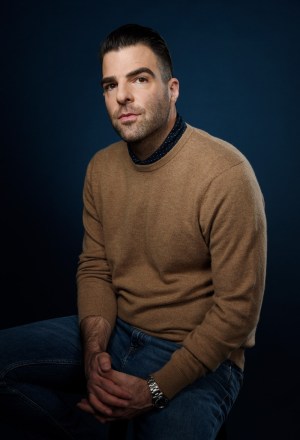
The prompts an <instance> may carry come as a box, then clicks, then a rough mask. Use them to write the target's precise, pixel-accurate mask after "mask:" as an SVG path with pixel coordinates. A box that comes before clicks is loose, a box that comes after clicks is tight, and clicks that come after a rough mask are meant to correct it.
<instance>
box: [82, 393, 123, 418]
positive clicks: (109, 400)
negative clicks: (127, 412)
mask: <svg viewBox="0 0 300 440" xmlns="http://www.w3.org/2000/svg"><path fill="white" fill-rule="evenodd" d="M88 400H89V404H90V405H91V406H92V407H93V408H94V410H95V411H97V412H101V413H104V414H106V415H111V414H112V408H114V407H116V408H127V407H128V406H129V401H128V400H122V399H119V398H118V397H115V396H112V395H110V394H108V393H106V392H105V391H104V390H99V391H98V393H97V395H95V394H94V393H89V396H88Z"/></svg>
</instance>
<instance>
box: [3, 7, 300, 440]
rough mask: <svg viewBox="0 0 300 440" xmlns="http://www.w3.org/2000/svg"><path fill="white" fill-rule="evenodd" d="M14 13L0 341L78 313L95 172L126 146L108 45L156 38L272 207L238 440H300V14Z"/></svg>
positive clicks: (7, 78) (190, 111)
mask: <svg viewBox="0 0 300 440" xmlns="http://www.w3.org/2000/svg"><path fill="white" fill-rule="evenodd" d="M5 3H6V4H5ZM5 3H3V4H2V6H1V9H2V13H1V34H2V38H1V41H2V43H3V44H2V51H1V52H2V53H1V55H2V61H3V67H2V70H1V77H2V79H1V86H0V87H1V98H2V107H1V113H2V114H1V121H2V124H3V127H2V130H1V133H2V143H1V158H2V159H1V177H2V185H1V188H2V195H1V198H2V228H1V231H2V240H1V243H2V265H1V268H2V273H1V280H2V302H1V309H0V325H1V327H2V328H4V327H8V326H13V325H18V324H22V323H26V322H30V321H34V320H39V319H46V318H50V317H55V316H63V315H67V314H73V313H76V290H75V287H76V286H75V271H76V265H77V258H78V254H79V252H80V249H81V239H82V226H81V210H82V201H81V193H82V184H83V178H84V174H85V169H86V166H87V163H88V161H89V159H90V158H91V156H92V155H93V154H94V153H95V152H96V151H97V150H98V149H100V148H103V147H104V146H106V145H107V144H109V143H111V142H113V141H115V140H116V139H117V137H116V135H115V133H114V132H113V130H112V129H111V127H110V123H109V121H108V118H107V116H106V113H105V110H104V105H103V102H102V96H101V89H100V86H99V79H100V73H99V63H98V59H97V51H98V47H99V43H100V41H101V40H102V38H103V37H104V36H105V35H106V34H107V33H108V32H109V31H110V30H112V29H113V28H115V27H117V26H119V25H121V24H123V23H125V22H138V23H140V24H144V25H147V26H152V27H154V28H156V29H157V30H158V31H159V32H160V33H161V34H162V35H163V36H164V37H165V38H166V40H167V42H168V44H169V47H170V49H171V53H172V54H173V58H174V65H175V76H177V77H178V78H179V80H180V85H181V96H180V99H179V101H178V110H179V112H180V113H181V114H182V116H183V117H184V119H185V120H186V121H187V122H188V123H190V124H191V125H195V126H197V127H199V128H202V129H204V130H206V131H209V132H210V133H212V134H214V135H216V136H218V137H221V138H223V139H225V140H227V141H229V142H231V143H233V144H234V145H235V146H236V147H238V148H239V149H240V150H241V151H242V152H243V153H244V154H245V155H246V156H247V157H248V159H249V160H250V162H251V164H252V166H253V168H254V170H255V172H256V175H257V178H258V180H259V182H260V185H261V188H262V190H263V193H264V196H265V201H266V211H267V217H268V228H269V254H268V255H269V256H268V272H267V287H266V294H265V300H264V304H263V308H262V315H261V322H260V324H259V327H258V333H257V345H256V347H255V348H254V349H252V350H251V351H250V352H249V353H248V356H247V364H246V375H245V384H244V387H243V390H242V392H241V395H240V397H239V400H238V402H237V404H236V406H235V407H234V409H233V411H232V414H231V416H230V419H229V422H228V435H229V439H230V440H241V439H243V440H250V439H251V440H252V439H256V440H260V439H266V438H274V439H275V438H276V439H277V438H278V439H280V438H284V439H285V440H291V439H296V438H299V434H300V432H299V422H298V419H297V414H296V410H299V407H298V403H297V400H298V393H297V392H296V390H297V389H298V392H299V374H298V371H299V370H300V359H299V356H298V353H297V351H298V350H297V348H298V345H299V330H298V328H299V327H298V316H299V312H300V310H299V309H300V307H299V304H300V299H299V292H298V291H299V287H298V283H297V281H298V266H299V258H298V251H299V244H300V240H299V235H298V234H297V226H298V225H299V199H300V195H299V171H298V163H299V154H300V153H299V149H298V147H299V138H300V133H299V131H300V130H299V123H298V119H299V77H300V72H299V53H300V51H299V38H300V31H299V22H300V20H299V19H300V5H299V2H297V1H291V0H290V1H289V0H288V1H266V0H262V1H257V0H255V1H251V2H250V1H246V2H238V1H225V2H223V1H221V0H220V1H215V0H212V1H192V0H189V1H188V2H187V3H186V2H181V1H178V2H166V3H163V4H162V3H161V2H157V1H154V2H151V4H149V3H148V4H142V3H140V2H136V1H133V2H131V3H130V4H128V3H126V4H125V3H124V2H119V1H117V2H115V3H114V4H113V7H105V8H104V6H102V5H101V4H100V3H99V2H97V1H90V2H87V3H84V2H80V1H72V2H70V1H60V2H58V1H45V2H38V1H30V0H29V1H27V2H21V1H12V2H10V3H8V2H5Z"/></svg>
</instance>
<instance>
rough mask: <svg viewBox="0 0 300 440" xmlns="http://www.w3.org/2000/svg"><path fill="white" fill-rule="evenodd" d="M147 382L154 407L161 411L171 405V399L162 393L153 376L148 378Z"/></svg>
mask: <svg viewBox="0 0 300 440" xmlns="http://www.w3.org/2000/svg"><path fill="white" fill-rule="evenodd" d="M146 380H147V383H148V386H149V389H150V393H151V395H152V405H153V406H154V407H155V408H159V409H162V408H165V407H166V406H167V405H168V403H169V399H168V398H167V397H166V396H165V395H164V394H163V392H162V391H160V389H159V386H158V385H157V383H156V382H155V380H154V378H153V377H152V376H148V377H147V379H146Z"/></svg>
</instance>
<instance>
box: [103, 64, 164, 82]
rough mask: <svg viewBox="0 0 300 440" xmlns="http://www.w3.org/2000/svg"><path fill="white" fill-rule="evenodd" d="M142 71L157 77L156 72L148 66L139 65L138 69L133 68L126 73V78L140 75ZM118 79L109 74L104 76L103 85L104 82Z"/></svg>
mask: <svg viewBox="0 0 300 440" xmlns="http://www.w3.org/2000/svg"><path fill="white" fill-rule="evenodd" d="M140 73H148V74H149V75H151V76H152V77H153V78H155V73H154V72H153V71H152V70H151V69H149V68H148V67H139V68H138V69H135V70H132V71H131V72H128V73H127V74H126V78H132V77H133V76H136V75H139V74H140ZM116 81H117V78H116V77H115V76H107V77H104V78H102V80H101V85H102V86H103V85H104V84H107V83H111V82H116Z"/></svg>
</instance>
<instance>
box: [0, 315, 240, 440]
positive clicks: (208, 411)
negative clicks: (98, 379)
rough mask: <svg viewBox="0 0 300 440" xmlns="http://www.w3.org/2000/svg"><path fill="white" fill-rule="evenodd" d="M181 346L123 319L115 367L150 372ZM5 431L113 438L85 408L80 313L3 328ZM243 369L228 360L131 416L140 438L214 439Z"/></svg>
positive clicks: (113, 350) (114, 345) (79, 439)
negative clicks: (161, 403)
mask: <svg viewBox="0 0 300 440" xmlns="http://www.w3.org/2000/svg"><path fill="white" fill-rule="evenodd" d="M178 347H179V344H177V343H174V342H170V341H166V340H163V339H158V338H155V337H152V336H150V335H147V334H145V333H143V332H142V331H140V330H138V329H136V328H133V327H131V326H130V325H128V324H127V323H125V322H123V321H121V320H119V319H118V321H117V324H116V327H115V329H114V332H113V334H112V336H111V339H110V343H109V347H108V352H109V353H110V354H111V357H112V363H113V367H114V368H115V369H117V370H119V371H123V372H125V373H128V374H133V375H135V376H139V377H143V378H145V377H146V376H147V375H148V374H149V373H151V372H153V371H156V370H158V369H159V368H160V367H161V366H162V365H164V364H165V363H166V362H167V361H168V360H169V359H170V356H171V355H172V353H173V351H174V350H176V349H177V348H178ZM0 353H1V360H0V432H1V433H2V432H4V433H6V438H16V437H14V435H13V433H14V432H18V437H17V438H19V439H39V440H42V439H45V440H46V439H47V440H48V439H55V440H60V439H62V440H63V439H76V440H90V439H93V440H95V439H99V440H100V439H107V438H108V430H109V425H108V424H106V425H102V424H101V423H99V422H98V421H96V419H94V417H93V416H91V415H89V414H86V413H84V412H82V411H81V410H80V409H78V408H77V407H76V403H77V402H79V400H80V399H81V398H82V397H83V396H85V377H84V370H83V363H82V349H81V340H80V334H79V327H78V320H77V316H71V317H65V318H57V319H51V320H46V321H41V322H36V323H33V324H27V325H24V326H19V327H14V328H10V329H5V330H2V331H0ZM242 379H243V373H242V371H241V370H240V369H239V368H238V367H236V366H235V365H234V364H233V363H232V362H230V361H225V362H224V363H223V364H221V365H220V367H219V368H218V369H217V370H216V371H215V372H213V373H209V374H207V375H206V377H203V378H200V379H198V380H197V381H196V382H194V383H193V384H192V385H189V386H188V387H186V388H185V389H184V390H183V391H181V392H180V393H178V394H177V395H176V396H175V397H174V398H173V399H172V400H171V401H170V403H169V405H168V406H167V407H166V408H164V409H162V410H156V409H153V410H151V411H149V412H147V413H144V414H142V415H141V416H139V417H137V418H135V419H133V420H132V421H130V429H129V432H130V438H132V437H133V438H134V439H135V440H177V439H178V440H179V439H180V440H182V439H183V438H184V439H185V440H194V439H199V440H213V439H215V437H216V435H217V432H218V430H219V429H220V427H221V425H222V424H223V422H224V420H225V419H226V418H227V416H228V413H229V411H230V409H231V407H232V405H233V403H234V401H235V399H236V397H237V395H238V393H239V390H240V387H241V384H242Z"/></svg>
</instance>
